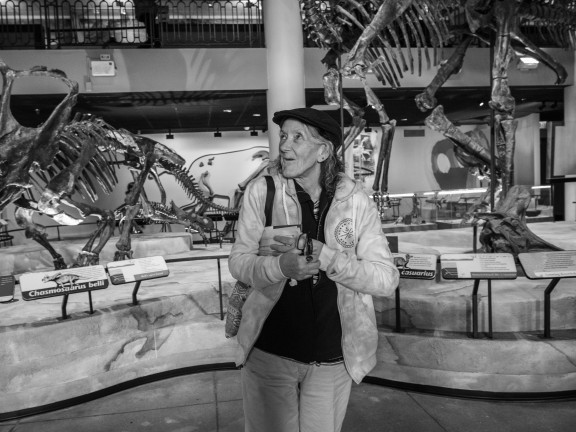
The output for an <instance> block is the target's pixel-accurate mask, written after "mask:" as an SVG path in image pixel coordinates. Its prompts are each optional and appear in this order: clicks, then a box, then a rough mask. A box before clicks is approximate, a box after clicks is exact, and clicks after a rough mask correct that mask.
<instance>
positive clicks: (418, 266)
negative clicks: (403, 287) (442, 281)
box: [392, 253, 437, 279]
mask: <svg viewBox="0 0 576 432" xmlns="http://www.w3.org/2000/svg"><path fill="white" fill-rule="evenodd" d="M392 255H393V256H394V262H395V263H396V267H397V268H398V271H399V272H400V277H401V278H403V279H434V278H435V277H436V260H437V257H436V255H434V254H412V253H393V254H392Z"/></svg>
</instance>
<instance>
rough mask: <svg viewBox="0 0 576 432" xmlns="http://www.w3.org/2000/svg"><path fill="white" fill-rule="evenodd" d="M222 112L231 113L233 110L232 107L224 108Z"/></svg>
mask: <svg viewBox="0 0 576 432" xmlns="http://www.w3.org/2000/svg"><path fill="white" fill-rule="evenodd" d="M222 112H226V113H231V112H232V110H231V109H223V110H222Z"/></svg>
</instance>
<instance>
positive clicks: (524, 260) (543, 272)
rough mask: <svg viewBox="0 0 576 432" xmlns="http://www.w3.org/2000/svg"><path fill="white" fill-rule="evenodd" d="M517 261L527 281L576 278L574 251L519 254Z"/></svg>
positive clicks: (575, 252)
mask: <svg viewBox="0 0 576 432" xmlns="http://www.w3.org/2000/svg"><path fill="white" fill-rule="evenodd" d="M518 259H519V260H520V264H521V265H522V268H523V269H524V273H526V277H527V278H528V279H550V278H565V277H576V251H554V252H532V253H521V254H519V255H518Z"/></svg>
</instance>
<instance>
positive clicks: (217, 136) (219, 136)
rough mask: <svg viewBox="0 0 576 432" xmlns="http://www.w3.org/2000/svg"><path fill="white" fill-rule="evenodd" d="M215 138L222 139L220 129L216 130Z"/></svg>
mask: <svg viewBox="0 0 576 432" xmlns="http://www.w3.org/2000/svg"><path fill="white" fill-rule="evenodd" d="M214 138H222V132H220V129H218V128H216V132H214Z"/></svg>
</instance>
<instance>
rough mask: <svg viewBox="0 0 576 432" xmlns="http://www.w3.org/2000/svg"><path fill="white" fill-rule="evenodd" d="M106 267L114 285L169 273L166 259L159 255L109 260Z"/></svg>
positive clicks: (163, 275) (154, 277)
mask: <svg viewBox="0 0 576 432" xmlns="http://www.w3.org/2000/svg"><path fill="white" fill-rule="evenodd" d="M106 268H108V274H109V275H110V281H111V282H112V283H113V284H114V285H121V284H125V283H128V282H137V281H141V280H146V279H156V278H160V277H165V276H168V275H169V274H170V272H169V270H168V266H167V265H166V261H164V258H163V257H161V256H155V257H147V258H136V259H131V260H126V261H114V262H109V263H108V264H106Z"/></svg>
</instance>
